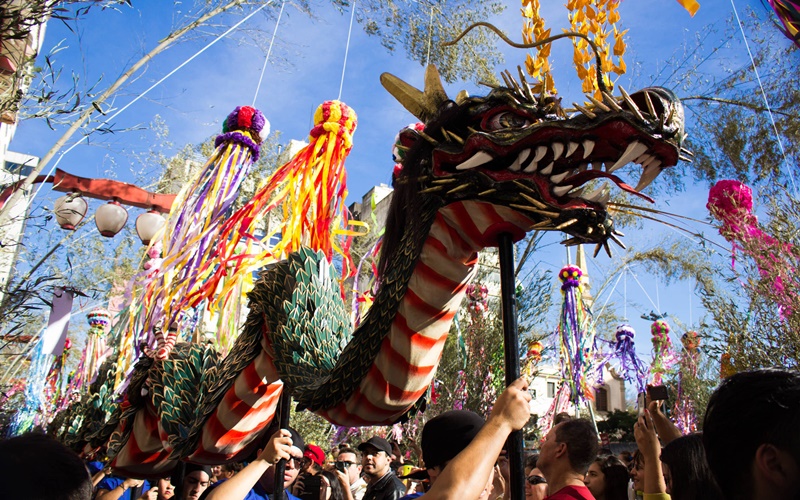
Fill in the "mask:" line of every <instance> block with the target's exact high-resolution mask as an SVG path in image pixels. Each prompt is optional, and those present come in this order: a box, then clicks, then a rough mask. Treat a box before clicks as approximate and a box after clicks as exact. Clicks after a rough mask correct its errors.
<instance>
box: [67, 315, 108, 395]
mask: <svg viewBox="0 0 800 500" xmlns="http://www.w3.org/2000/svg"><path fill="white" fill-rule="evenodd" d="M86 319H87V321H88V322H89V331H88V332H87V333H86V347H84V349H83V352H82V353H81V360H80V361H79V362H78V368H77V369H76V370H75V376H74V377H72V380H71V381H70V383H69V389H68V390H67V392H68V393H69V394H79V393H80V392H81V391H84V390H86V389H88V387H89V386H90V385H91V384H92V382H94V379H95V377H96V376H97V369H98V368H99V367H100V365H101V364H102V363H103V361H104V360H105V358H106V356H107V355H108V352H106V351H107V346H106V332H107V331H108V328H109V326H110V325H111V313H110V312H108V310H106V309H104V308H102V307H96V308H94V309H92V311H91V312H90V313H89V314H87V315H86Z"/></svg>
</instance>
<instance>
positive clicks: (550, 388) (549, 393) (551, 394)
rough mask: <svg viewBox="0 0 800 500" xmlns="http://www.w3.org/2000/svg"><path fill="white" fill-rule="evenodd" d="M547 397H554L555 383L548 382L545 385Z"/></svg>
mask: <svg viewBox="0 0 800 500" xmlns="http://www.w3.org/2000/svg"><path fill="white" fill-rule="evenodd" d="M547 397H548V398H554V397H556V383H555V382H548V383H547Z"/></svg>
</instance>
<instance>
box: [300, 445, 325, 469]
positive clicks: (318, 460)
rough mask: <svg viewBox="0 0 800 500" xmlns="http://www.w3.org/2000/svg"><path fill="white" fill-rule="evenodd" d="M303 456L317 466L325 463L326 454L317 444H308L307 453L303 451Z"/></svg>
mask: <svg viewBox="0 0 800 500" xmlns="http://www.w3.org/2000/svg"><path fill="white" fill-rule="evenodd" d="M303 456H304V457H305V458H308V459H310V460H311V461H312V462H314V463H315V464H317V465H322V464H323V463H325V452H324V451H322V448H320V447H319V446H317V445H315V444H307V445H306V449H305V451H303Z"/></svg>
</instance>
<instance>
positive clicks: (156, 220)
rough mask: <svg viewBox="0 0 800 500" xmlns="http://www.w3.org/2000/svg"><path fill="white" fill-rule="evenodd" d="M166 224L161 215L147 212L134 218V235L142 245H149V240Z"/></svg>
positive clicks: (152, 211) (151, 211)
mask: <svg viewBox="0 0 800 500" xmlns="http://www.w3.org/2000/svg"><path fill="white" fill-rule="evenodd" d="M166 222H167V219H165V218H164V216H163V215H161V214H160V213H158V212H156V211H155V210H149V211H147V212H145V213H143V214H142V215H140V216H139V217H137V218H136V234H138V235H139V239H140V240H142V243H143V244H145V245H149V244H150V240H152V239H153V237H154V236H155V235H156V233H157V232H158V230H159V229H161V228H162V227H164V224H165V223H166Z"/></svg>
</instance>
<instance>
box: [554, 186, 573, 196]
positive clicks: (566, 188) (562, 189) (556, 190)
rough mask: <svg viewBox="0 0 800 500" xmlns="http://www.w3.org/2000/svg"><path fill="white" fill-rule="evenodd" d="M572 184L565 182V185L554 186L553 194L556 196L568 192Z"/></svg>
mask: <svg viewBox="0 0 800 500" xmlns="http://www.w3.org/2000/svg"><path fill="white" fill-rule="evenodd" d="M573 187H574V186H571V185H569V184H567V185H566V186H556V187H554V188H553V194H554V195H556V196H564V195H565V194H567V192H569V191H570V190H571V189H572V188H573Z"/></svg>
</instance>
